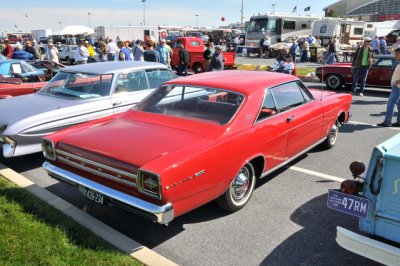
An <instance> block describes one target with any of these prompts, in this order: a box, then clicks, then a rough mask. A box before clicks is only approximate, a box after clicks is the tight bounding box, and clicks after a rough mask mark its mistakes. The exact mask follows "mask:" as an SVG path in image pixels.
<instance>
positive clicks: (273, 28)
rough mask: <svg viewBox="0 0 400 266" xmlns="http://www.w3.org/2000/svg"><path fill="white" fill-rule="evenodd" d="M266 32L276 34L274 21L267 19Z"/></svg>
mask: <svg viewBox="0 0 400 266" xmlns="http://www.w3.org/2000/svg"><path fill="white" fill-rule="evenodd" d="M268 30H270V31H271V32H276V20H275V19H274V18H270V19H269V21H268Z"/></svg>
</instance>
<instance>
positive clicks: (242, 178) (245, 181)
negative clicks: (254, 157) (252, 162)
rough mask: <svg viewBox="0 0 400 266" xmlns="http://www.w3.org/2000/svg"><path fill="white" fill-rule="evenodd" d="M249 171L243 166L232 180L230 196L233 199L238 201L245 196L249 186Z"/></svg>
mask: <svg viewBox="0 0 400 266" xmlns="http://www.w3.org/2000/svg"><path fill="white" fill-rule="evenodd" d="M249 176H250V172H249V170H248V169H247V168H243V169H242V170H241V171H240V172H239V174H238V175H237V176H236V177H235V180H233V182H232V185H231V187H232V189H231V193H232V198H233V199H234V200H235V201H240V200H241V199H243V198H244V197H245V195H246V194H247V191H248V189H249V187H250V179H249Z"/></svg>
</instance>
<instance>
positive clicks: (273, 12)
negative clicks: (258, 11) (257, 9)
mask: <svg viewBox="0 0 400 266" xmlns="http://www.w3.org/2000/svg"><path fill="white" fill-rule="evenodd" d="M275 6H276V4H272V14H275Z"/></svg>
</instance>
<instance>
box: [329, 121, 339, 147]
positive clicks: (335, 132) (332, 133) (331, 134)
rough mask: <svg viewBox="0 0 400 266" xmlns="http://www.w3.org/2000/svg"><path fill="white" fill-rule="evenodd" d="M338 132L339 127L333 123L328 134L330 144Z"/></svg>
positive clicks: (333, 141)
mask: <svg viewBox="0 0 400 266" xmlns="http://www.w3.org/2000/svg"><path fill="white" fill-rule="evenodd" d="M338 133H339V129H338V127H337V125H336V124H334V125H333V126H332V128H331V132H330V134H329V141H330V143H331V144H333V143H335V141H336V138H337V135H338Z"/></svg>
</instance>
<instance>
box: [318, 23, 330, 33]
mask: <svg viewBox="0 0 400 266" xmlns="http://www.w3.org/2000/svg"><path fill="white" fill-rule="evenodd" d="M327 29H328V26H327V25H323V26H321V28H320V29H319V33H326V30H327Z"/></svg>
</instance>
